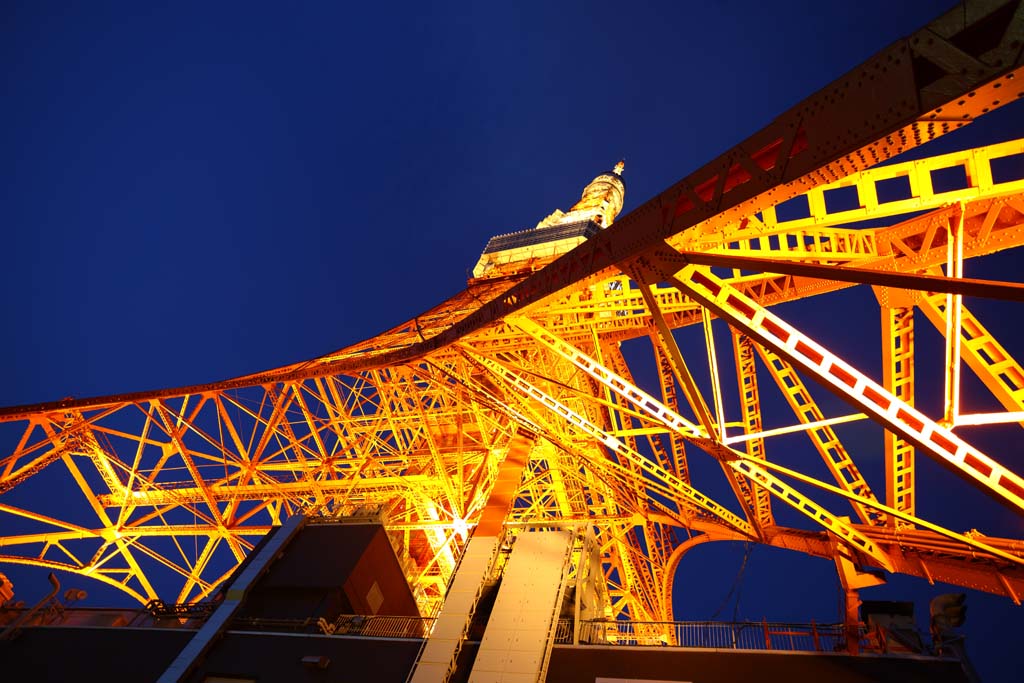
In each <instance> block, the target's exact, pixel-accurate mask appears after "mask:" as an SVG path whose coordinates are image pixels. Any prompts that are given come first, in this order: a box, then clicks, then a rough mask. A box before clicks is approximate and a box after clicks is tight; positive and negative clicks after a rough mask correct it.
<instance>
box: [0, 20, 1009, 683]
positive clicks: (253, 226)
mask: <svg viewBox="0 0 1024 683" xmlns="http://www.w3.org/2000/svg"><path fill="white" fill-rule="evenodd" d="M951 4H952V3H950V2H948V1H946V0H943V1H941V2H931V1H919V2H914V3H899V2H891V0H863V1H862V2H858V3H827V2H824V3H823V2H797V1H792V0H790V1H785V2H775V3H754V2H736V1H723V2H717V3H681V2H660V3H646V4H645V6H644V7H633V6H631V5H630V4H628V3H622V2H603V1H602V2H596V1H595V2H585V3H584V2H572V3H570V2H563V3H501V4H497V3H475V4H471V3H465V5H458V4H455V3H437V6H435V7H433V8H430V9H427V8H425V7H422V6H420V5H418V4H417V5H410V6H408V7H404V6H399V5H392V4H384V3H381V4H373V3H322V4H321V3H301V4H299V3H296V5H297V6H296V7H287V8H285V7H283V6H278V7H275V6H266V5H261V4H250V3H245V4H243V3H196V4H190V3H185V4H182V3H166V4H165V3H155V2H154V3H114V4H111V3H80V4H77V5H73V6H70V7H69V6H65V5H63V4H59V3H42V2H25V3H19V2H7V3H4V5H3V7H2V8H0V65H2V73H3V84H4V85H3V88H2V89H0V120H2V121H3V125H2V126H0V153H2V156H0V158H2V159H3V164H2V165H0V226H2V241H0V258H2V266H3V267H2V268H0V292H2V299H0V316H2V319H3V321H4V327H3V329H4V332H5V333H4V334H3V336H2V340H0V405H11V404H20V403H31V402H37V401H45V400H53V399H57V398H61V397H64V396H68V395H74V396H79V397H84V396H90V395H98V394H109V393H120V392H125V391H134V390H145V389H152V388H158V387H164V386H169V385H183V384H191V383H199V382H205V381H211V380H217V379H223V378H227V377H231V376H235V375H240V374H245V373H250V372H255V371H257V370H261V369H264V368H268V367H273V366H276V365H280V364H283V363H286V362H292V361H296V360H299V359H303V358H308V357H312V356H315V355H318V354H321V353H325V352H327V351H330V350H333V349H336V348H340V347H342V346H345V345H347V344H349V343H352V342H355V341H358V340H360V339H363V338H366V337H369V336H372V335H373V334H375V333H376V332H379V331H381V330H383V329H385V328H388V327H390V326H392V325H394V324H397V323H399V322H401V321H403V320H405V319H408V318H410V317H411V316H413V315H415V314H416V313H418V312H420V311H422V310H425V309H427V308H429V307H430V306H432V305H434V304H435V303H437V302H439V301H440V300H442V299H443V298H445V297H447V296H449V295H451V294H453V293H455V292H457V291H458V290H459V289H461V288H462V287H463V285H464V284H465V279H466V276H467V273H468V271H469V269H471V268H472V266H473V264H474V263H475V261H476V258H477V256H478V255H479V253H480V250H481V249H482V247H483V245H484V243H485V242H486V241H487V239H488V238H489V237H490V236H491V235H493V234H497V233H503V232H509V231H512V230H517V229H522V228H526V227H532V226H533V225H534V224H535V223H536V222H537V221H538V220H539V219H541V218H543V217H544V216H546V215H547V214H548V213H550V212H551V211H552V210H554V209H555V208H562V209H567V208H568V207H569V206H570V205H571V204H572V203H573V202H574V201H575V200H576V199H577V198H578V193H579V191H580V190H581V189H582V187H583V185H584V184H585V183H586V182H587V181H588V180H589V179H590V178H592V177H593V176H594V175H596V174H598V173H600V172H602V171H605V170H608V169H610V167H611V165H612V164H613V163H614V162H615V161H617V160H618V159H619V158H621V157H625V159H626V183H627V194H626V211H628V210H629V209H631V208H633V207H636V206H638V205H639V204H640V203H641V202H642V201H644V200H646V199H648V198H650V197H651V196H652V195H654V194H656V193H657V192H659V191H660V190H662V189H664V188H665V187H667V186H668V185H670V184H671V183H672V182H674V181H676V180H678V179H680V178H682V177H683V176H685V175H686V174H687V173H689V172H690V171H692V170H694V169H696V168H698V167H699V166H701V165H702V164H704V163H705V162H707V161H709V160H711V159H713V158H714V157H715V156H717V155H718V154H719V153H721V152H723V151H724V150H726V149H727V148H729V147H730V146H732V145H734V144H735V143H737V142H739V141H740V140H742V139H743V138H745V137H746V136H747V135H749V134H751V133H753V132H754V131H756V130H758V129H759V128H760V127H762V126H763V125H765V124H766V123H768V122H769V121H770V120H771V119H772V118H773V117H775V116H776V115H778V114H779V113H781V112H782V111H784V110H785V109H787V108H788V107H790V106H792V105H793V104H796V103H797V102H799V101H800V100H801V99H803V98H804V97H806V96H808V95H810V94H811V93H812V92H814V91H815V90H817V89H818V88H821V87H823V86H825V85H826V84H828V83H829V82H830V81H832V80H834V79H835V78H837V77H838V76H840V75H842V74H843V73H845V72H846V71H848V70H849V69H851V68H853V67H855V66H856V65H857V64H859V63H860V62H862V61H864V60H865V59H867V58H868V57H870V56H871V55H872V54H873V53H875V52H877V51H878V50H879V49H881V48H883V47H885V46H886V45H888V44H889V43H891V42H892V41H893V40H895V39H897V38H899V37H902V36H904V35H906V34H908V33H910V32H912V31H913V30H915V29H916V28H918V27H919V26H921V25H923V24H924V23H925V22H926V21H928V20H929V19H931V18H932V17H934V16H937V15H938V14H939V13H941V12H942V11H943V10H945V9H946V8H948V7H949V6H950V5H951ZM989 119H990V120H983V121H981V122H979V123H976V124H974V125H973V126H971V127H969V128H968V129H966V130H965V131H964V132H963V134H960V135H958V136H955V137H953V136H951V138H950V139H949V140H948V141H943V143H942V144H944V145H947V146H946V147H943V148H942V149H943V150H945V149H953V148H956V147H962V146H969V145H973V144H982V143H988V142H994V141H1000V140H1003V139H1007V138H1010V137H1019V136H1021V135H1024V123H1021V121H1024V116H1022V109H1021V107H1020V106H1019V104H1018V106H1016V108H1015V109H1007V110H1005V111H1000V112H997V113H996V114H994V115H992V116H991V117H989ZM971 267H972V266H969V267H968V275H976V276H980V277H995V275H993V273H992V272H989V271H985V272H971V270H970V268H971ZM992 267H993V268H996V267H1000V268H1002V269H1003V270H1005V271H1007V273H1010V274H1007V273H1003V274H1001V275H1000V276H1002V277H1014V275H1013V274H1012V271H1013V270H1014V269H1015V268H1014V264H1013V263H1012V260H1011V261H1008V260H1006V259H1005V258H1004V259H1003V261H1001V262H999V263H998V264H997V265H996V266H992ZM1016 279H1019V275H1018V276H1017V277H1016ZM842 296H843V297H844V298H839V299H838V301H839V302H841V305H843V306H847V305H849V306H851V307H853V308H856V307H858V306H861V307H862V312H863V318H862V319H863V321H867V322H865V323H864V324H866V325H877V306H875V305H874V303H873V301H874V300H873V298H872V297H871V296H870V293H867V294H866V295H864V296H861V295H853V294H851V293H846V294H844V295H842ZM812 303H814V302H812ZM872 307H873V308H872ZM1000 310H1002V309H1000ZM786 311H792V313H791V314H790V313H787V312H786ZM780 313H781V314H783V315H792V316H794V317H793V318H792V320H793V322H794V323H796V324H797V325H798V326H802V327H805V328H806V329H807V331H808V332H810V333H811V334H812V335H818V336H820V337H822V338H823V341H827V342H829V343H831V342H832V338H831V337H829V333H830V330H831V331H832V333H833V334H834V335H835V334H836V333H835V330H834V328H835V325H834V320H833V319H832V318H831V315H832V313H829V312H826V309H825V308H824V307H822V306H818V307H817V308H815V307H814V306H813V305H809V306H803V305H801V306H794V307H792V308H791V309H781V310H780ZM849 315H854V316H855V315H859V314H853V313H850V314H849ZM847 324H850V323H847ZM1004 324H1005V323H1004ZM996 327H998V323H997V324H996ZM1006 331H1007V332H1008V333H1012V332H1013V330H1012V323H1011V324H1009V325H1008V326H1007V330H1006ZM837 336H838V339H837V340H836V343H837V344H840V345H841V344H842V343H843V342H844V341H846V342H847V343H848V341H849V340H848V339H844V336H845V335H843V334H838V335H837ZM869 338H870V339H872V340H877V333H875V332H872V334H871V335H869ZM1007 341H1008V342H1009V343H1008V344H1007V345H1008V346H1010V347H1011V348H1013V345H1012V339H1009V340H1007ZM872 343H873V344H874V347H872V352H876V349H877V341H873V342H872ZM840 352H841V353H842V351H840ZM856 352H857V349H853V350H852V351H851V353H854V354H855V353H856ZM865 362H866V363H868V364H869V366H870V364H871V363H874V364H875V365H878V364H879V363H880V360H879V359H872V360H869V361H865ZM870 370H871V372H874V366H870ZM875 374H877V373H875ZM762 381H766V380H762ZM818 393H819V394H820V393H823V392H821V391H819V392H818ZM968 438H970V437H968ZM1014 438H1015V439H1017V440H1018V443H1019V436H1017V435H1016V434H1014ZM865 447H866V448H870V449H875V450H876V451H878V450H879V449H880V448H881V441H880V440H878V441H876V442H874V443H872V444H870V445H867V446H865ZM3 448H4V449H7V448H9V444H6V442H5V444H4V445H3ZM856 455H857V454H856V453H855V456H856ZM1019 455H1020V454H1019V452H1018V453H1010V454H1008V455H1006V456H1005V457H1002V458H1000V459H1001V460H1003V461H1004V462H1006V463H1007V464H1009V465H1011V466H1014V463H1016V464H1017V465H1018V467H1016V469H1017V470H1018V471H1020V469H1021V468H1020V467H1019V463H1020V462H1021V460H1020V457H1019ZM876 456H877V453H876ZM872 457H874V456H872ZM875 460H876V461H877V460H878V458H877V457H876V458H875ZM872 476H873V477H876V478H877V477H878V476H879V474H878V473H872ZM942 481H946V482H949V483H950V491H951V493H950V494H949V498H948V499H944V498H943V496H945V495H946V494H945V489H940V490H939V491H938V492H936V493H934V494H933V499H932V501H931V505H932V506H933V507H935V508H936V509H941V508H942V507H943V506H946V507H950V506H957V507H959V506H963V505H965V503H964V502H963V500H962V499H960V498H957V497H955V496H959V495H961V494H962V491H963V489H964V488H965V487H964V486H963V485H962V484H961V483H960V482H959V481H958V480H956V479H955V478H952V477H950V476H948V475H945V478H944V479H942ZM963 495H965V496H968V498H967V499H966V500H968V501H976V500H979V499H980V496H979V495H978V494H976V493H974V492H973V491H969V492H967V493H963ZM982 503H984V501H982ZM922 505H923V506H924V505H926V503H925V502H922ZM985 509H986V510H987V509H988V508H985ZM979 514H980V513H979ZM993 514H996V513H993ZM1000 514H1001V513H1000ZM954 520H955V518H954ZM983 522H986V523H988V526H979V528H980V529H981V530H982V531H987V532H989V533H1005V534H1011V535H1012V534H1016V535H1017V536H1018V537H1019V536H1020V535H1021V534H1022V532H1024V529H1022V525H1021V523H1020V520H1019V519H1016V518H1013V517H1012V516H1007V515H1005V514H1003V515H1002V517H1001V518H998V519H996V518H995V517H992V518H991V519H983ZM951 523H952V522H951ZM957 523H959V524H963V522H962V521H961V522H957ZM970 523H972V524H973V523H974V522H973V521H971V522H970ZM978 524H979V525H980V524H982V522H978ZM957 529H958V530H962V528H960V527H957ZM742 556H743V548H742V546H739V545H729V544H711V546H707V547H702V548H699V549H697V550H695V551H694V552H693V554H692V555H691V556H690V557H688V558H687V560H686V561H684V563H683V565H682V568H681V570H680V574H679V581H678V583H677V589H676V593H677V595H679V598H678V604H677V618H679V619H704V618H709V617H711V616H712V614H713V613H714V612H715V610H716V609H717V608H718V606H719V605H720V604H721V603H722V601H723V599H724V598H725V596H726V593H727V592H728V590H729V587H730V586H731V585H732V583H733V578H734V576H735V574H736V571H737V569H738V568H739V565H740V561H741V558H742ZM8 569H9V570H8ZM3 571H4V572H5V573H8V575H10V576H12V578H14V580H15V587H16V590H17V591H18V594H19V597H22V598H25V599H31V598H32V597H33V596H35V595H36V594H41V593H43V592H44V590H45V579H44V578H43V576H42V575H41V574H38V573H35V574H31V573H29V572H26V571H25V570H24V569H20V568H3ZM741 585H742V589H741V602H740V607H739V608H738V612H737V614H738V616H740V617H746V618H756V619H759V618H760V617H762V616H767V617H768V618H769V619H778V620H785V619H792V620H799V621H806V620H810V619H811V618H814V619H817V620H818V621H834V620H835V619H836V617H837V611H838V599H839V598H838V593H837V591H836V585H837V582H836V579H835V571H834V568H833V566H832V565H831V564H830V563H826V562H823V561H820V560H813V559H807V558H803V557H794V556H793V555H792V554H788V553H785V552H783V551H777V550H772V549H769V548H757V549H756V550H755V551H754V552H753V554H752V557H751V559H750V562H749V565H748V567H747V570H746V572H745V576H744V579H743V582H742V584H741ZM89 590H93V589H92V587H89ZM942 591H943V588H941V587H931V586H928V585H927V584H925V583H924V582H920V581H915V580H910V579H906V578H901V577H893V579H892V580H891V581H890V584H889V585H888V586H887V587H885V588H882V589H878V590H876V591H874V592H866V593H865V596H864V597H866V598H878V599H882V598H893V599H899V598H902V597H906V598H907V599H914V600H916V601H917V608H918V612H919V613H921V612H924V613H926V612H927V598H928V597H930V596H931V595H934V594H936V593H938V592H942ZM101 594H103V593H102V592H101V591H96V592H95V595H101ZM969 601H970V604H971V616H970V621H969V622H968V626H967V629H966V633H967V635H968V639H969V640H968V643H969V647H970V651H971V652H972V653H974V655H975V657H976V658H977V660H978V662H979V669H980V670H981V672H982V674H983V675H985V674H989V675H990V678H989V679H988V680H999V679H1000V676H1004V675H1005V676H1007V677H1008V674H1007V673H1005V672H1002V671H1001V669H1000V664H1002V663H1006V662H1008V660H1009V654H1008V651H1007V648H1009V647H1011V646H1012V644H1013V643H1016V640H1017V639H1016V638H1014V637H1012V634H1010V633H1009V631H1010V627H1011V626H1012V627H1014V628H1016V627H1019V625H1020V623H1021V616H1022V614H1024V612H1022V611H1021V609H1020V608H1015V607H1013V606H1012V605H1011V604H1010V603H1009V601H1007V600H1005V599H1001V598H1000V599H997V598H995V597H993V596H986V595H983V594H978V593H971V594H970V597H969ZM732 615H733V603H729V604H728V606H727V607H726V608H725V609H724V610H723V611H722V613H721V614H719V615H718V616H719V618H722V619H729V618H731V617H732Z"/></svg>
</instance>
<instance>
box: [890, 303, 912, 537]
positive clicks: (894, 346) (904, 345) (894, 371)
mask: <svg viewBox="0 0 1024 683" xmlns="http://www.w3.org/2000/svg"><path fill="white" fill-rule="evenodd" d="M882 386H884V387H885V388H886V389H887V390H888V391H891V392H892V394H893V395H894V396H896V397H897V398H899V399H901V400H902V401H904V402H905V403H906V404H907V405H909V406H912V405H914V309H913V307H912V306H901V307H892V306H886V305H883V306H882ZM915 503H916V496H915V491H914V446H913V445H912V444H910V443H908V442H907V440H906V439H904V438H903V437H902V436H900V435H899V434H897V433H895V432H894V431H892V430H889V429H887V430H885V504H886V505H888V506H889V507H893V508H896V509H897V510H899V511H900V512H906V513H907V514H910V515H912V514H914V505H915ZM888 521H889V523H890V524H893V525H894V524H896V519H895V518H890V519H889V520H888Z"/></svg>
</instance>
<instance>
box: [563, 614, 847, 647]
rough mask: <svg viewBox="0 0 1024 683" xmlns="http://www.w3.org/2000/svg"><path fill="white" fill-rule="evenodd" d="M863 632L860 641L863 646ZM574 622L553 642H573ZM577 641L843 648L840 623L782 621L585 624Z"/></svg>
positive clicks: (675, 645)
mask: <svg viewBox="0 0 1024 683" xmlns="http://www.w3.org/2000/svg"><path fill="white" fill-rule="evenodd" d="M866 635H867V634H866V632H865V630H864V629H863V627H862V629H861V635H860V639H861V642H862V643H864V644H866V639H865V636H866ZM572 637H573V626H572V621H571V620H568V619H563V620H561V622H560V623H559V625H558V631H557V637H556V640H555V642H556V643H561V644H567V643H572ZM579 642H580V643H581V644H585V645H639V646H645V645H646V646H672V647H693V648H715V649H731V650H781V651H797V652H836V651H840V650H843V649H845V647H846V632H845V630H844V627H843V625H842V624H817V623H815V622H811V623H809V624H796V623H782V622H770V621H750V622H720V621H657V622H652V621H584V622H580V632H579Z"/></svg>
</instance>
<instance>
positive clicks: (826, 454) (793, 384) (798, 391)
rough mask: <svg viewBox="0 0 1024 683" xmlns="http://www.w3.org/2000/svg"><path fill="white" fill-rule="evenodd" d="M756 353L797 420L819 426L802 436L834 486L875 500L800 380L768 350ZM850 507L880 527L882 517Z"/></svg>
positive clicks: (864, 508)
mask: <svg viewBox="0 0 1024 683" xmlns="http://www.w3.org/2000/svg"><path fill="white" fill-rule="evenodd" d="M756 349H757V352H758V354H759V355H760V356H761V360H763V361H764V364H765V366H766V367H767V368H768V372H769V373H770V374H771V376H772V379H774V380H775V384H776V386H778V387H779V391H781V392H782V394H783V395H784V396H785V397H786V402H787V403H789V407H790V408H791V409H792V410H793V413H794V414H795V415H796V416H797V419H798V420H800V422H802V423H803V424H805V425H809V424H811V423H818V424H819V425H820V426H818V427H815V428H814V429H808V430H806V433H807V436H808V437H809V438H810V440H811V443H813V444H814V448H815V450H817V451H818V454H819V455H821V459H822V461H823V462H824V463H825V466H826V467H828V470H829V472H831V474H832V477H833V478H834V479H835V480H836V483H838V484H839V486H840V487H842V488H843V489H844V490H846V491H849V492H851V493H854V494H857V495H858V496H860V497H861V498H864V499H866V500H871V501H873V500H875V494H874V493H872V491H871V487H870V486H868V483H867V481H866V480H865V479H864V476H863V475H862V474H861V473H860V470H859V469H857V465H856V464H855V463H854V462H853V458H851V457H850V454H849V453H848V452H847V451H846V448H845V447H844V446H843V444H842V442H841V441H839V437H838V436H837V435H836V433H835V431H834V430H833V429H832V427H831V425H829V424H824V418H825V416H824V415H823V414H822V412H821V409H819V408H818V404H817V403H816V402H815V401H814V399H813V398H811V393H810V392H809V391H808V390H807V387H806V386H804V383H803V380H801V379H800V376H799V375H798V374H797V373H796V372H795V371H794V370H793V367H792V366H791V365H790V364H789V363H787V362H786V361H784V360H783V359H781V358H779V357H778V355H776V354H775V353H774V352H772V351H771V350H768V349H764V348H762V347H760V346H758V347H756ZM853 507H854V510H855V511H856V512H857V516H858V517H860V519H861V521H862V522H864V523H865V524H880V523H883V522H884V521H885V519H884V517H883V516H881V515H879V514H878V512H877V510H876V509H874V508H872V507H870V506H867V505H862V504H860V503H857V502H855V503H854V506H853Z"/></svg>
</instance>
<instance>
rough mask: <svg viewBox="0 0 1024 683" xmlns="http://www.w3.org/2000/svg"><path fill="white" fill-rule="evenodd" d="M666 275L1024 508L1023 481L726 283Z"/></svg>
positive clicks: (701, 273)
mask: <svg viewBox="0 0 1024 683" xmlns="http://www.w3.org/2000/svg"><path fill="white" fill-rule="evenodd" d="M664 258H665V259H667V261H663V263H671V261H672V259H673V255H672V254H665V257H664ZM662 268H663V271H664V272H669V271H674V270H675V269H673V268H672V266H667V265H665V266H662ZM665 277H667V278H668V279H669V281H670V282H672V283H673V284H674V285H675V286H676V287H678V288H679V289H680V290H681V291H684V292H686V293H687V294H689V295H690V296H691V297H693V298H694V299H695V300H697V301H699V302H700V303H701V304H702V305H704V306H706V307H708V308H710V309H711V310H713V311H715V313H716V314H718V315H719V316H721V317H723V318H725V319H726V320H728V321H729V323H730V324H732V325H734V326H736V327H738V328H739V329H741V330H743V331H744V332H745V333H746V334H748V335H750V336H751V337H754V338H755V339H757V340H758V342H760V343H761V344H762V345H764V346H765V347H767V348H770V349H772V350H773V351H775V352H776V353H778V354H779V355H780V356H782V357H783V358H786V359H787V360H788V361H789V362H791V363H793V364H794V365H796V366H797V367H799V368H801V369H802V370H803V371H805V372H808V373H810V374H812V375H814V376H815V377H816V378H817V379H818V380H819V381H821V382H822V384H823V385H824V386H826V387H829V388H830V389H831V390H832V391H834V392H835V393H836V395H838V396H839V397H841V398H843V399H845V400H847V401H849V402H850V403H852V404H854V405H856V406H857V407H858V408H859V409H861V410H862V411H864V412H865V413H866V414H868V415H873V416H874V417H875V419H876V420H877V421H879V422H880V423H881V424H882V425H883V426H885V427H886V428H888V429H893V430H895V431H897V432H898V433H899V434H900V435H902V436H903V437H904V438H905V439H907V440H908V441H910V442H912V443H913V444H914V445H915V446H916V447H917V448H918V449H920V450H921V451H923V452H926V453H928V454H929V455H931V456H932V457H933V458H935V459H936V460H938V461H939V462H941V463H943V464H946V465H947V466H949V467H950V468H951V469H952V470H953V471H954V472H957V473H960V474H961V475H963V476H964V478H965V479H967V480H968V481H970V482H972V483H974V484H976V485H978V486H979V487H980V488H981V489H982V490H983V491H986V492H988V493H989V494H990V495H992V496H993V497H994V498H996V499H997V500H1001V501H1003V502H1004V503H1006V504H1007V505H1009V506H1010V507H1011V508H1013V509H1015V510H1018V511H1020V510H1024V480H1022V479H1021V478H1020V476H1018V475H1017V474H1015V473H1014V472H1012V471H1011V470H1009V469H1007V468H1006V467H1004V466H1003V465H1001V464H1000V463H998V462H996V461H995V460H993V459H992V458H990V457H989V456H987V455H985V454H984V453H982V452H981V451H979V450H978V449H977V448H975V447H973V446H971V445H970V444H968V443H967V442H966V441H964V440H963V439H961V438H960V437H959V436H957V435H956V434H954V433H952V432H951V431H950V430H948V429H946V428H944V427H942V426H941V425H939V424H937V423H936V422H935V421H933V420H931V419H929V418H928V417H926V416H925V415H924V414H922V413H921V412H920V411H918V410H916V409H914V408H913V407H912V406H910V405H907V404H906V403H905V402H904V401H902V400H900V399H899V398H898V397H896V396H893V395H892V394H891V393H889V392H888V391H886V390H885V389H884V388H883V387H882V386H881V385H879V384H877V383H876V382H874V381H872V380H870V379H868V378H867V377H866V376H864V374H863V373H861V372H860V371H859V370H857V369H856V368H854V367H853V366H852V365H850V364H848V363H846V362H844V361H842V360H841V359H839V358H838V357H837V356H835V354H833V353H831V352H830V351H828V350H827V349H826V348H824V347H823V346H821V345H820V344H818V343H816V342H814V341H813V340H812V339H810V338H809V337H807V336H806V335H804V334H802V333H801V332H799V331H797V330H796V329H795V328H793V327H792V326H791V325H789V324H788V323H786V322H785V321H783V320H782V319H781V318H779V317H778V316H776V315H775V314H773V313H771V312H770V311H768V310H766V309H764V308H762V307H761V306H759V305H758V304H757V303H756V302H755V301H753V300H752V299H750V298H749V297H747V296H745V295H743V294H742V293H741V292H739V291H737V290H736V289H735V288H733V287H732V286H731V285H729V284H728V283H727V282H725V281H723V280H721V279H720V278H718V277H717V276H715V275H714V274H712V273H711V272H710V271H707V270H704V269H702V268H701V267H700V266H694V265H689V266H686V267H685V268H683V269H682V270H681V271H679V272H678V273H677V274H675V275H666V276H665Z"/></svg>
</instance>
